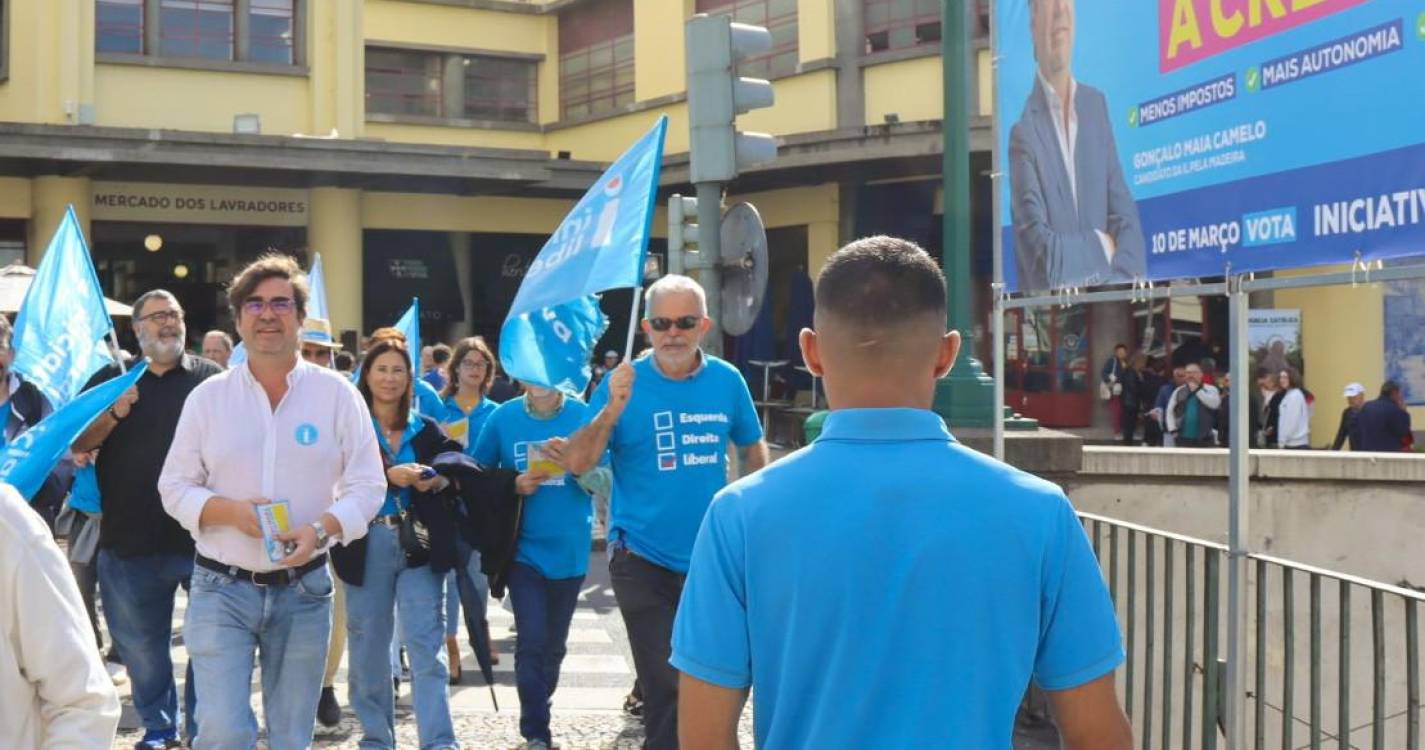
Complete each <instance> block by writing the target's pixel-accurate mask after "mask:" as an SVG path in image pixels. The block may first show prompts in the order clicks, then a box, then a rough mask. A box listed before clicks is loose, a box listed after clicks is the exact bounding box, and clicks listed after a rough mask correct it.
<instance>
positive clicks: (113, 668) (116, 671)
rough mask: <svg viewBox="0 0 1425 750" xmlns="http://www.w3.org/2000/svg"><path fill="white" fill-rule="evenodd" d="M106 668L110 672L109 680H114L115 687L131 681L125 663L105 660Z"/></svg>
mask: <svg viewBox="0 0 1425 750" xmlns="http://www.w3.org/2000/svg"><path fill="white" fill-rule="evenodd" d="M104 670H105V671H107V672H108V673H109V681H110V682H113V683H114V686H115V687H118V686H119V685H122V684H124V683H125V682H128V681H129V672H128V670H126V669H124V665H122V664H115V663H114V662H111V661H105V662H104Z"/></svg>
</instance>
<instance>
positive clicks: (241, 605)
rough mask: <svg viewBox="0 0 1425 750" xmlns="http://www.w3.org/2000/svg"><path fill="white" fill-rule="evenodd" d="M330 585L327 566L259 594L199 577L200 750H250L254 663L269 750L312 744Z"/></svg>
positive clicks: (203, 573)
mask: <svg viewBox="0 0 1425 750" xmlns="http://www.w3.org/2000/svg"><path fill="white" fill-rule="evenodd" d="M331 608H332V579H331V574H330V573H328V572H327V566H325V565H322V566H319V567H317V568H316V569H315V570H312V571H310V572H308V573H307V574H306V575H304V576H302V577H301V578H300V579H298V580H297V582H296V583H294V584H292V585H290V586H258V585H256V584H253V583H252V582H251V581H241V580H238V579H235V578H231V577H229V576H227V575H225V574H223V573H215V572H213V571H211V570H208V569H207V568H203V567H195V568H194V569H193V593H192V597H191V598H190V600H189V603H188V619H187V621H186V622H185V623H184V630H183V632H184V636H185V637H186V638H187V641H188V653H189V655H190V657H191V658H192V662H193V676H194V677H195V678H197V682H198V694H199V695H202V696H203V701H202V702H201V703H199V704H198V738H197V740H196V741H194V743H193V747H194V750H250V748H252V747H253V746H254V745H255V744H257V719H256V717H254V716H253V713H252V704H251V700H252V662H253V656H254V654H255V655H256V656H257V658H258V659H259V660H260V665H261V668H262V711H263V715H264V716H265V717H266V720H267V746H268V747H269V748H271V750H301V749H303V748H309V747H311V744H312V728H313V726H314V725H315V724H316V720H317V701H318V700H320V698H321V694H322V675H323V673H324V672H325V671H326V663H327V638H328V637H329V636H330V635H331V616H332V613H331Z"/></svg>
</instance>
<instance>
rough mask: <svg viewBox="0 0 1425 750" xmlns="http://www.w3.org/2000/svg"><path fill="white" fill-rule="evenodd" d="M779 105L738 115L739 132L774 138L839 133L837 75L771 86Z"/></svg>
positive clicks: (794, 78)
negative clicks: (837, 130) (815, 133)
mask: <svg viewBox="0 0 1425 750" xmlns="http://www.w3.org/2000/svg"><path fill="white" fill-rule="evenodd" d="M772 86H773V88H774V89H775V90H776V93H777V95H776V103H775V104H773V105H772V106H771V107H768V108H767V109H758V110H753V111H751V112H748V113H747V114H745V115H739V116H738V118H737V124H738V127H739V128H743V129H747V130H757V131H761V132H765V133H771V134H773V135H790V134H792V133H814V132H817V131H821V130H835V129H836V71H834V70H818V71H816V72H815V73H806V74H804V75H799V76H791V77H789V78H782V79H779V80H777V81H776V82H774V83H773V84H772Z"/></svg>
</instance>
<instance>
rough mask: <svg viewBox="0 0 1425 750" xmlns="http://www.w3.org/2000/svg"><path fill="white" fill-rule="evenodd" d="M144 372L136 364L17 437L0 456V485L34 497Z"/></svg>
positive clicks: (143, 366)
mask: <svg viewBox="0 0 1425 750" xmlns="http://www.w3.org/2000/svg"><path fill="white" fill-rule="evenodd" d="M147 370H148V362H147V361H144V362H140V363H139V365H138V366H137V367H135V368H134V369H132V370H129V371H128V372H126V373H124V374H123V375H120V376H119V377H117V378H114V379H112V380H106V381H104V382H103V383H100V384H99V385H96V386H94V387H93V388H90V389H89V390H87V391H85V392H83V393H81V394H79V396H78V397H76V398H75V399H73V400H71V401H70V402H69V403H67V404H65V405H64V406H63V407H62V408H60V409H58V410H56V411H54V412H51V413H50V415H49V416H48V417H45V418H44V419H41V420H40V421H39V423H37V424H36V425H35V426H34V427H31V428H30V429H28V430H26V431H24V432H22V433H20V434H19V435H18V436H16V438H15V439H14V440H11V441H10V444H9V445H7V446H5V450H4V452H3V453H0V482H4V483H5V484H8V485H10V486H12V487H14V488H15V489H16V490H19V492H20V494H21V495H24V496H25V499H26V500H30V499H32V498H33V497H34V495H35V493H36V492H38V491H39V489H40V487H41V486H43V485H44V483H45V477H48V476H49V473H50V472H51V471H54V467H55V465H56V464H58V463H59V460H60V459H61V458H64V454H65V452H66V451H68V450H69V445H70V444H71V443H73V442H74V441H75V439H76V438H78V437H79V435H80V433H82V432H84V431H85V430H86V429H88V428H89V424H90V423H91V422H93V421H94V419H95V417H98V416H99V415H100V414H101V413H102V412H103V411H104V410H105V409H107V408H109V407H110V406H113V404H114V402H115V401H117V400H118V399H119V396H121V395H123V393H124V391H127V390H128V389H129V388H132V387H133V385H134V383H137V382H138V380H139V378H140V377H141V376H142V375H143V374H144V372H145V371H147Z"/></svg>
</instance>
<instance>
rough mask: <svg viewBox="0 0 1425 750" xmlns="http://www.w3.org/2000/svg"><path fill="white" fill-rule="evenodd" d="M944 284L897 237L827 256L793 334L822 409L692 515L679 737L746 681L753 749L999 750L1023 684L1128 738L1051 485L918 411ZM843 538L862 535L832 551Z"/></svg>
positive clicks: (725, 743)
mask: <svg viewBox="0 0 1425 750" xmlns="http://www.w3.org/2000/svg"><path fill="white" fill-rule="evenodd" d="M945 301H946V292H945V278H944V276H943V274H942V273H941V272H940V269H939V267H938V266H937V265H936V263H935V261H934V260H933V259H932V258H931V257H930V256H929V255H928V254H927V253H925V251H923V250H921V249H920V248H918V247H916V246H915V245H913V244H911V243H909V242H906V241H904V240H898V239H893V238H889V237H871V238H867V239H863V240H858V241H856V242H854V243H852V244H851V245H849V246H847V247H845V248H843V249H841V250H839V251H837V252H836V253H835V254H833V255H832V257H831V259H830V260H828V261H827V263H826V266H825V268H824V269H823V270H822V272H821V276H820V278H819V279H818V280H817V287H816V314H815V331H812V330H803V331H802V332H801V350H802V353H803V356H804V359H805V361H806V363H807V366H808V367H809V368H810V369H811V371H812V372H813V373H814V374H816V375H818V376H821V377H822V378H823V381H822V382H823V383H824V384H825V387H826V396H827V400H828V402H829V403H830V405H831V409H832V411H831V415H830V416H829V417H828V418H827V420H826V423H825V427H824V429H823V431H822V433H821V437H820V438H818V439H817V441H816V442H815V443H813V444H812V445H811V446H809V447H807V448H804V449H802V450H801V451H798V452H797V453H794V454H792V455H791V456H789V457H787V458H785V459H783V460H781V461H779V462H777V463H775V464H773V465H771V466H769V467H767V468H766V469H763V470H762V471H760V472H758V473H757V474H755V475H753V476H750V477H745V478H743V479H742V480H740V481H738V482H736V483H734V484H732V485H730V486H729V487H727V488H726V489H724V490H723V491H721V492H719V493H718V495H717V498H716V499H715V500H714V501H713V503H712V505H711V507H710V508H709V509H708V512H707V515H706V517H705V518H704V520H703V523H702V528H701V529H700V530H699V532H698V536H697V543H696V544H695V545H694V548H693V557H692V565H691V567H690V569H689V571H688V580H687V586H686V588H685V589H684V592H683V605H682V608H681V609H680V611H679V613H678V620H677V625H676V627H675V629H674V633H673V657H672V658H673V664H674V666H676V667H677V668H678V670H680V671H681V673H682V679H681V690H680V696H679V697H680V704H679V712H678V716H679V736H680V739H681V742H682V744H681V748H682V750H714V749H716V750H723V749H724V748H730V747H736V745H737V724H738V716H739V714H740V713H741V711H742V706H743V703H744V702H745V701H746V699H747V696H748V692H749V689H750V691H751V694H752V696H753V700H754V701H755V704H756V705H755V709H754V714H755V717H756V721H755V731H756V735H757V738H756V739H757V746H758V747H759V748H769V749H779V748H993V747H999V748H1006V747H1010V746H1011V744H1013V742H1014V738H1013V735H1014V716H1015V710H1016V708H1017V707H1018V706H1019V703H1020V698H1021V696H1023V694H1024V690H1025V686H1026V685H1027V684H1029V683H1030V681H1031V680H1032V681H1033V683H1034V684H1036V685H1038V686H1040V687H1042V688H1043V689H1045V690H1047V691H1049V696H1050V700H1051V701H1052V702H1053V705H1054V718H1055V722H1056V723H1057V724H1058V728H1059V732H1060V734H1061V736H1062V737H1063V739H1064V746H1065V747H1066V748H1072V749H1075V750H1077V749H1080V748H1082V749H1087V748H1093V749H1094V750H1127V749H1128V748H1129V747H1131V745H1132V742H1133V733H1132V729H1131V728H1130V727H1129V724H1128V720H1127V718H1126V717H1125V716H1124V714H1123V710H1122V708H1121V707H1120V705H1119V702H1118V697H1117V694H1116V691H1115V687H1114V672H1115V671H1116V669H1117V668H1118V666H1119V665H1120V664H1121V663H1122V662H1123V660H1124V651H1123V645H1122V639H1121V638H1120V636H1119V630H1118V623H1117V620H1116V618H1115V616H1114V610H1113V603H1112V601H1111V600H1110V599H1109V595H1108V588H1107V586H1105V585H1104V581H1103V575H1102V573H1101V572H1100V569H1099V565H1098V561H1097V560H1096V559H1095V558H1094V553H1093V550H1092V549H1090V547H1089V541H1088V538H1087V536H1086V534H1085V533H1084V527H1083V525H1082V524H1081V523H1080V521H1079V519H1078V517H1077V516H1075V514H1074V509H1073V507H1072V506H1071V505H1070V504H1069V500H1068V498H1067V497H1065V496H1064V493H1063V491H1062V490H1060V489H1059V488H1058V487H1056V486H1054V485H1053V484H1050V483H1049V482H1046V481H1043V480H1040V479H1038V478H1036V477H1033V476H1030V475H1029V474H1025V473H1023V472H1021V471H1019V470H1017V469H1014V468H1012V467H1010V466H1007V465H1005V464H1002V463H1000V462H998V461H995V460H994V459H991V458H988V457H986V456H985V455H984V454H981V453H977V452H975V451H973V450H970V449H969V448H966V447H964V446H963V445H961V444H960V443H959V442H957V441H956V440H955V438H954V437H953V436H952V435H951V434H950V433H949V432H948V431H947V430H946V428H945V422H944V420H942V419H941V418H940V416H939V415H938V414H936V413H935V412H933V411H931V404H932V402H933V401H934V396H935V391H936V381H937V380H939V379H940V378H943V377H944V376H945V375H946V374H948V373H949V371H950V368H951V367H952V365H953V364H954V362H955V357H956V354H957V352H958V350H959V348H960V336H959V334H958V333H956V332H949V333H947V332H946V327H945ZM640 385H641V384H640ZM616 476H617V474H616ZM852 538H857V539H865V540H874V542H873V543H869V544H860V545H856V546H855V550H854V557H855V561H854V564H851V565H848V564H847V559H846V553H847V549H848V547H847V540H848V539H852ZM1008 539H1013V540H1014V543H1013V544H1005V543H1004V542H1005V540H1008ZM847 685H854V686H855V690H856V692H857V694H858V695H859V696H860V699H857V700H852V701H847V700H846V697H845V694H844V687H845V686H847Z"/></svg>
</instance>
